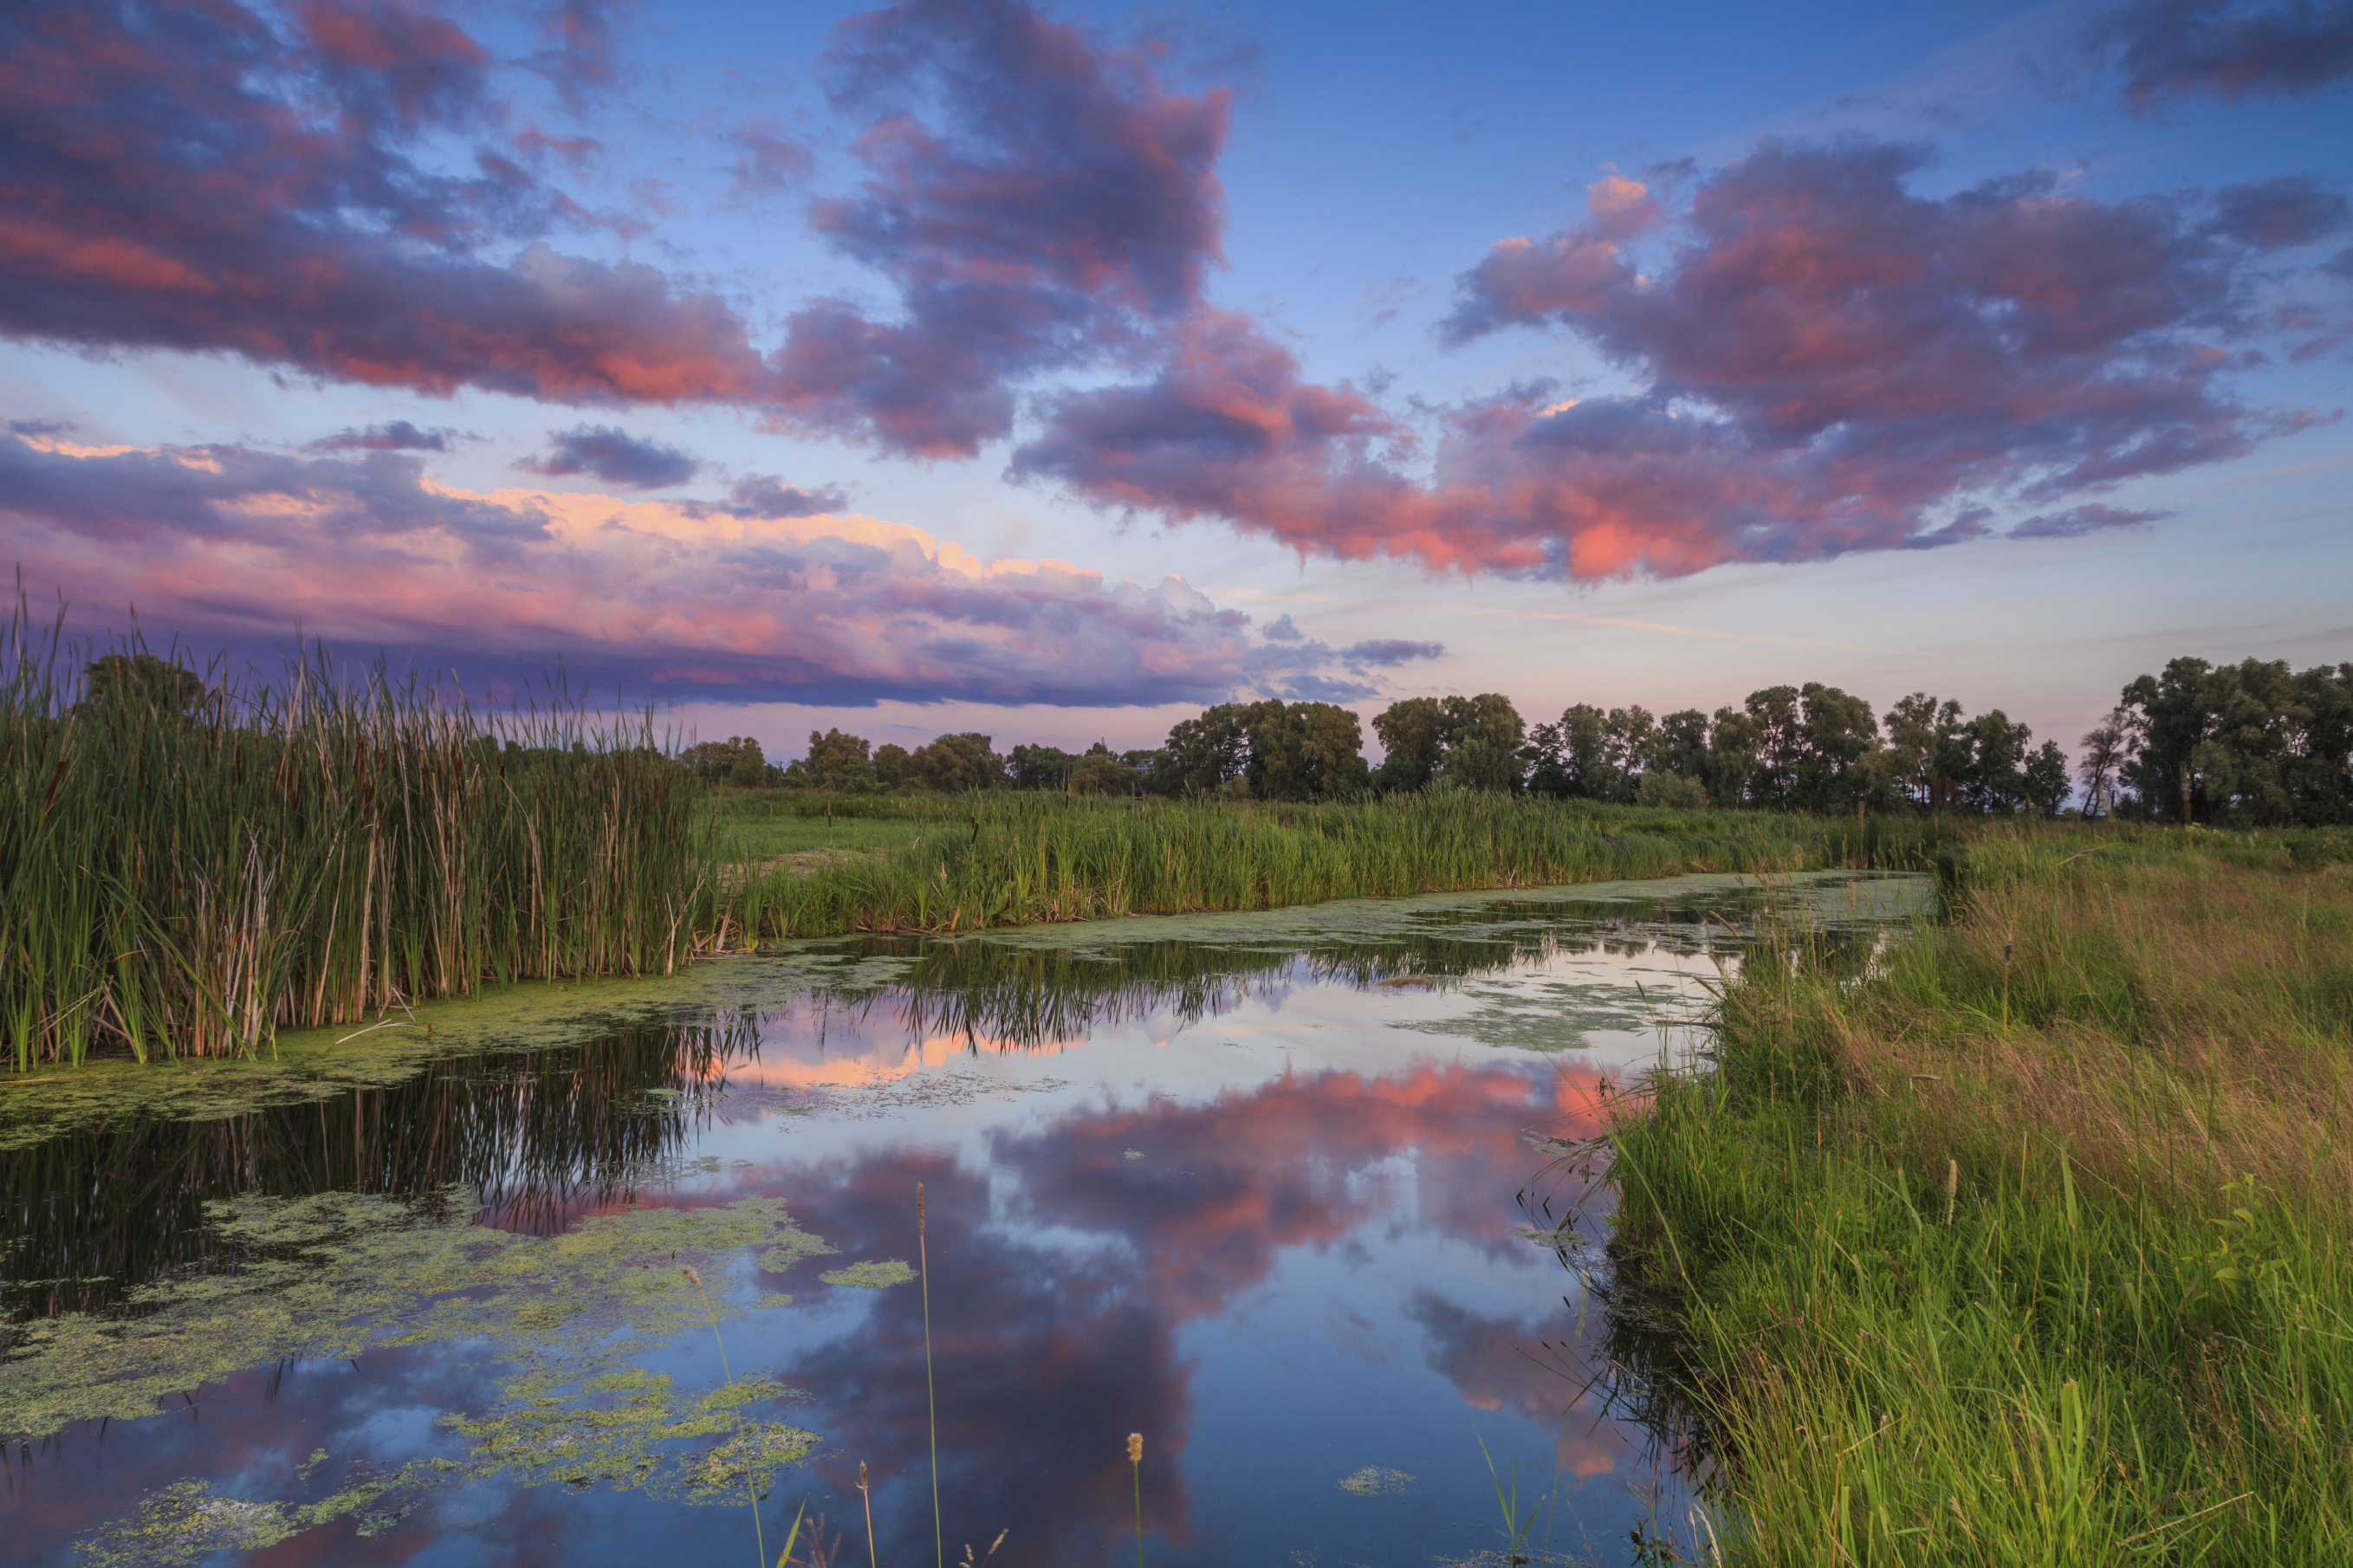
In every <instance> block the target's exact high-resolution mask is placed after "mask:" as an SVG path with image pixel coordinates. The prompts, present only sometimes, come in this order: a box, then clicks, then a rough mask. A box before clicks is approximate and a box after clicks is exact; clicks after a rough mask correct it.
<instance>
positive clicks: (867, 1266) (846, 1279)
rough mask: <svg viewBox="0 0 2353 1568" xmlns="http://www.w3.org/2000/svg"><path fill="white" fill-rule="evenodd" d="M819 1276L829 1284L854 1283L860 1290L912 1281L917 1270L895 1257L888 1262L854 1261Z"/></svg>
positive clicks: (888, 1286)
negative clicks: (844, 1266)
mask: <svg viewBox="0 0 2353 1568" xmlns="http://www.w3.org/2000/svg"><path fill="white" fill-rule="evenodd" d="M914 1278H915V1271H914V1270H913V1269H912V1268H908V1267H907V1265H906V1264H905V1263H904V1262H903V1261H902V1260H901V1259H899V1258H892V1259H891V1260H890V1261H889V1262H887V1263H853V1264H851V1265H850V1266H849V1268H836V1269H832V1270H830V1271H828V1272H827V1273H824V1274H820V1275H818V1279H822V1280H824V1281H825V1282H826V1283H827V1284H828V1285H854V1286H856V1287H857V1288H858V1289H860V1290H881V1289H888V1288H890V1287H891V1286H893V1285H905V1284H907V1283H909V1282H911V1281H912V1280H913V1279H914Z"/></svg>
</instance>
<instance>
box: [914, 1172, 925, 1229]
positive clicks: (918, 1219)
mask: <svg viewBox="0 0 2353 1568" xmlns="http://www.w3.org/2000/svg"><path fill="white" fill-rule="evenodd" d="M915 1228H916V1229H917V1230H921V1229H923V1183H921V1182H917V1183H916V1184H915Z"/></svg>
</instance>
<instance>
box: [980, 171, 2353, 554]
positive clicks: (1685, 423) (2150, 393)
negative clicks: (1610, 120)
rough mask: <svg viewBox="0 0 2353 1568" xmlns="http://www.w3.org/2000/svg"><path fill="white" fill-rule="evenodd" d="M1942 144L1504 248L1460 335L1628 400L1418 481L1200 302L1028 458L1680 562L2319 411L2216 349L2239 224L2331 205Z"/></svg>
mask: <svg viewBox="0 0 2353 1568" xmlns="http://www.w3.org/2000/svg"><path fill="white" fill-rule="evenodd" d="M1924 161H1925V154H1923V153H1921V152H1920V151H1919V150H1917V149H1914V148H1908V147H1900V146H1893V145H1889V144H1886V143H1881V142H1862V141H1853V142H1837V143H1833V144H1831V145H1827V146H1793V145H1784V144H1781V143H1776V142H1767V143H1766V144H1765V145H1764V146H1762V147H1760V148H1759V149H1758V150H1757V152H1756V153H1753V154H1751V155H1750V156H1749V157H1747V158H1745V159H1742V160H1740V161H1739V162H1737V163H1733V164H1731V165H1729V166H1728V167H1726V168H1725V169H1723V170H1720V171H1718V172H1717V173H1716V174H1715V175H1714V176H1712V177H1711V178H1709V179H1707V180H1705V181H1704V182H1703V183H1702V184H1700V185H1699V187H1698V188H1697V190H1696V192H1695V194H1694V197H1693V199H1692V201H1691V203H1690V205H1689V208H1688V210H1687V211H1686V212H1684V213H1683V215H1682V216H1681V218H1680V222H1679V225H1678V227H1677V230H1676V233H1675V243H1674V244H1673V245H1672V247H1669V248H1668V250H1667V251H1666V253H1665V255H1664V256H1663V257H1662V258H1658V259H1657V260H1656V262H1655V263H1654V265H1653V267H1652V268H1651V269H1650V270H1648V271H1646V270H1644V269H1643V268H1641V266H1640V265H1639V264H1638V261H1637V258H1635V256H1634V255H1633V254H1631V253H1630V250H1629V248H1628V247H1630V245H1632V244H1634V243H1636V242H1637V241H1639V240H1640V239H1641V238H1642V237H1645V236H1648V235H1650V234H1651V233H1652V231H1653V230H1655V229H1657V228H1658V227H1659V226H1661V225H1662V223H1663V221H1664V220H1663V217H1662V214H1661V212H1660V210H1659V208H1658V207H1657V205H1656V203H1655V200H1654V198H1653V197H1652V196H1651V193H1650V192H1649V191H1648V190H1647V189H1645V188H1644V187H1642V186H1640V185H1639V184H1636V183H1635V182H1632V181H1630V180H1624V179H1622V178H1621V177H1619V176H1615V175H1613V176H1611V177H1610V178H1609V180H1606V181H1603V182H1601V183H1599V184H1597V185H1596V186H1595V187H1594V188H1593V190H1592V192H1591V193H1590V194H1589V195H1588V215H1587V216H1586V217H1585V218H1584V219H1583V220H1581V221H1580V222H1579V223H1578V224H1576V225H1573V226H1571V227H1569V228H1567V229H1565V230H1563V231H1561V232H1560V233H1557V234H1555V235H1552V236H1549V237H1546V238H1544V239H1542V240H1529V239H1524V238H1523V239H1512V240H1506V241H1504V242H1503V243H1502V244H1500V245H1498V246H1496V247H1494V248H1493V250H1492V251H1491V252H1490V254H1489V255H1488V257H1487V258H1486V259H1485V260H1483V261H1482V262H1481V263H1480V264H1479V265H1478V266H1477V267H1475V268H1472V269H1471V270H1470V271H1467V272H1465V273H1463V274H1462V276H1461V279H1459V280H1458V289H1459V295H1458V300H1457V304H1456V308H1455V310H1454V311H1453V313H1452V314H1451V316H1450V317H1449V318H1448V319H1447V320H1446V321H1444V322H1443V323H1441V325H1440V337H1441V338H1442V339H1444V340H1447V341H1450V342H1467V341H1470V340H1472V339H1475V338H1478V337H1481V336H1483V335H1485V334H1487V333H1491V332H1494V331H1504V330H1506V329H1511V328H1530V327H1533V328H1538V329H1554V330H1564V329H1565V330H1567V331H1571V332H1574V333H1576V334H1577V335H1579V336H1581V337H1583V338H1584V339H1586V340H1587V341H1588V342H1591V343H1592V344H1593V345H1594V346H1596V347H1597V348H1599V350H1600V351H1601V352H1602V353H1605V354H1606V355H1608V356H1609V358H1610V359H1612V360H1614V361H1615V362H1617V363H1618V364H1619V365H1620V366H1621V367H1622V368H1623V369H1624V371H1625V372H1626V373H1627V374H1629V375H1630V376H1631V377H1632V378H1633V379H1634V380H1635V381H1636V383H1637V390H1635V391H1633V392H1630V393H1629V394H1626V395H1619V396H1600V397H1588V398H1585V399H1582V400H1578V399H1573V398H1560V397H1558V396H1557V389H1556V388H1555V387H1553V386H1551V385H1550V384H1534V385H1522V386H1515V387H1514V388H1512V389H1511V390H1509V391H1507V392H1505V393H1504V394H1502V395H1497V396H1495V397H1493V398H1491V399H1489V400H1486V401H1483V402H1473V403H1471V404H1467V405H1461V406H1459V407H1456V408H1454V409H1451V410H1447V411H1444V412H1443V413H1442V414H1441V415H1440V416H1438V419H1437V441H1436V445H1435V447H1434V450H1433V451H1432V453H1431V458H1432V463H1431V466H1430V470H1429V473H1428V476H1427V477H1426V478H1421V477H1413V478H1409V477H1408V475H1407V472H1406V470H1405V469H1404V468H1402V467H1401V466H1400V462H1401V460H1402V459H1405V458H1410V456H1411V455H1412V450H1413V448H1412V444H1411V442H1410V441H1409V440H1408V439H1407V438H1406V437H1407V433H1406V432H1405V431H1403V430H1402V429H1401V428H1400V426H1398V424H1397V423H1396V422H1395V421H1394V420H1392V419H1391V418H1390V416H1388V415H1386V414H1385V413H1384V412H1383V411H1382V410H1380V409H1379V408H1378V407H1377V406H1376V405H1373V404H1372V403H1371V402H1370V401H1369V400H1367V399H1366V398H1365V397H1363V396H1362V395H1359V394H1357V393H1355V392H1354V391H1352V390H1351V389H1349V388H1348V387H1346V386H1345V385H1344V386H1340V387H1330V388H1327V387H1321V386H1316V385H1314V384H1309V383H1307V382H1305V381H1303V379H1301V377H1300V375H1299V374H1298V366H1297V363H1296V362H1295V361H1294V360H1293V357H1292V356H1291V355H1290V354H1289V353H1287V352H1285V351H1284V350H1282V349H1281V348H1280V347H1279V346H1277V345H1275V344H1274V343H1272V342H1271V341H1270V340H1269V339H1267V338H1266V337H1265V336H1264V335H1263V334H1262V333H1261V332H1260V331H1258V330H1257V329H1256V327H1255V326H1254V325H1253V324H1251V323H1250V322H1249V321H1246V320H1245V319H1243V318H1240V317H1234V316H1226V315H1221V314H1219V313H1217V312H1214V311H1211V310H1208V309H1206V308H1205V309H1204V310H1201V311H1199V312H1197V313H1196V314H1195V316H1194V317H1193V318H1192V319H1191V320H1190V321H1188V322H1187V323H1186V324H1185V326H1184V327H1183V328H1181V329H1180V330H1177V331H1172V332H1171V333H1170V334H1169V343H1170V347H1169V350H1168V353H1167V357H1166V361H1165V363H1164V367H1163V369H1162V370H1161V371H1160V373H1159V374H1158V375H1157V377H1156V378H1155V379H1154V380H1151V381H1148V382H1145V383H1141V384H1135V385H1131V386H1124V387H1113V388H1108V389H1103V390H1099V391H1092V392H1086V393H1080V394H1072V395H1066V396H1063V397H1061V398H1060V399H1057V400H1054V401H1053V402H1051V403H1050V404H1049V405H1048V408H1047V412H1048V416H1049V417H1048V423H1047V426H1046V429H1045V430H1044V432H1043V433H1042V434H1041V435H1039V437H1037V439H1035V440H1034V441H1032V442H1031V443H1029V445H1027V446H1025V447H1022V448H1021V449H1020V450H1019V451H1018V452H1017V453H1016V455H1015V458H1014V462H1013V471H1014V472H1015V473H1016V474H1017V475H1022V476H1026V477H1030V478H1035V479H1046V480H1052V481H1057V482H1060V484H1062V485H1063V486H1065V487H1066V488H1068V489H1070V490H1071V491H1072V492H1073V493H1075V494H1078V495H1080V496H1082V497H1086V498H1089V499H1092V500H1096V501H1098V502H1101V503H1103V504H1105V505H1109V506H1116V507H1121V508H1126V509H1131V510H1156V511H1158V512H1160V513H1162V514H1163V515H1166V516H1169V517H1172V518H1177V519H1185V518H1192V517H1201V516H1217V517H1223V518H1227V519H1229V520H1231V521H1234V522H1236V523H1238V524H1240V526H1242V527H1243V528H1245V529H1248V530H1251V531H1260V532H1263V533H1266V534H1270V535H1271V536H1272V537H1274V538H1277V539H1279V540H1281V541H1282V542H1284V543H1286V544H1289V545H1292V546H1293V547H1294V548H1296V549H1298V550H1300V551H1301V552H1303V553H1316V554H1325V555H1333V556H1338V557H1341V558H1363V557H1366V556H1372V555H1377V554H1386V555H1392V556H1398V557H1404V558H1409V559H1414V560H1419V561H1420V562H1422V563H1425V564H1427V565H1430V566H1432V567H1438V568H1450V569H1460V570H1465V571H1495V572H1504V573H1515V574H1564V575H1567V576H1571V577H1578V578H1593V577H1609V576H1617V575H1622V574H1629V573H1634V572H1649V573H1653V574H1663V575H1675V574H1683V573H1689V572H1696V571H1700V570H1704V569H1705V568H1707V567H1709V566H1713V565H1715V564H1718V563H1724V562H1727V561H1799V560H1806V559H1813V558H1819V557H1822V556H1828V555H1834V554H1839V553H1842V552H1848V551H1853V550H1872V549H1892V548H1906V547H1917V546H1921V545H1924V544H1935V543H1941V542H1949V541H1952V540H1955V539H1958V538H1962V537H1968V536H1970V535H1972V534H1975V533H1982V532H1984V531H1985V530H1984V529H1983V528H1982V527H1977V526H1964V525H1962V523H1961V522H1960V521H1958V520H1959V518H1960V517H1961V516H1962V515H1963V514H1965V513H1967V512H1968V511H1969V510H1971V509H1972V508H1975V507H1978V506H1982V505H1985V504H1988V503H1996V504H1999V503H2001V502H2005V501H2010V500H2024V501H2027V502H2030V503H2047V502H2050V501H2052V500H2062V499H2066V498H2081V497H2083V496H2084V495H2085V494H2086V493H2087V492H2096V491H2098V490H2101V489H2105V488H2106V487H2109V486H2112V485H2115V484H2116V483H2119V482H2121V481H2124V480H2126V479H2137V478H2144V477H2148V476H2152V475H2159V474H2166V473H2171V472H2175V471H2178V470H2179V469H2181V468H2188V467H2191V466H2194V465H2197V464H2200V463H2207V462H2212V461H2216V460H2219V459H2221V458H2230V457H2233V456H2237V455H2239V454H2241V453H2243V452H2245V451H2247V450H2249V449H2250V448H2252V447H2253V446H2254V445H2255V444H2256V443H2257V442H2258V441H2259V440H2260V439H2262V438H2263V437H2265V436H2267V435H2269V434H2272V433H2274V432H2276V431H2279V430H2282V429H2287V428H2294V427H2296V426H2299V425H2301V424H2304V423H2306V422H2308V419H2309V416H2304V415H2299V414H2295V413H2286V414H2267V413H2262V412H2258V411H2254V410H2250V409H2248V408H2246V407H2244V406H2242V405H2240V404H2238V403H2237V402H2235V401H2234V400H2233V399H2232V397H2231V396H2230V395H2228V394H2227V392H2226V391H2225V390H2224V389H2223V387H2222V385H2221V377H2222V375H2223V374H2224V373H2225V372H2227V371H2228V370H2229V369H2231V368H2232V366H2233V365H2234V364H2235V363H2237V361H2236V358H2235V356H2234V355H2233V354H2232V353H2231V352H2229V351H2228V350H2226V348H2225V347H2224V346H2223V345H2224V344H2226V343H2229V342H2232V341H2234V340H2238V339H2242V338H2243V337H2245V336H2247V335H2249V334H2250V333H2251V332H2253V331H2254V327H2253V317H2252V315H2251V313H2250V310H2249V308H2248V307H2249V297H2250V294H2251V291H2252V289H2253V287H2254V277H2253V266H2252V257H2253V252H2252V251H2251V250H2250V248H2249V247H2248V245H2247V244H2246V243H2242V242H2240V241H2239V239H2238V238H2237V236H2236V234H2235V230H2236V229H2240V228H2249V227H2250V226H2251V225H2253V226H2254V227H2253V229H2251V232H2252V233H2255V234H2258V235H2260V234H2266V233H2268V232H2270V230H2269V229H2264V228H2263V227H2261V226H2260V225H2257V224H2256V219H2257V218H2262V219H2263V220H2265V221H2267V222H2270V223H2271V224H2272V226H2273V227H2277V226H2279V225H2281V224H2285V223H2289V222H2290V221H2291V219H2293V221H2294V222H2295V223H2297V224H2301V225H2302V226H2303V228H2302V229H2301V230H2299V232H2305V231H2309V230H2311V229H2312V227H2313V225H2314V224H2315V222H2316V221H2323V220H2325V219H2326V217H2327V213H2326V212H2324V211H2321V210H2320V209H2319V208H2318V207H2315V206H2314V204H2312V203H2310V202H2306V203H2303V205H2302V206H2300V207H2299V209H2298V211H2297V213H2295V214H2292V215H2287V216H2274V209H2276V208H2278V207H2279V206H2280V205H2281V203H2280V202H2279V201H2277V200H2273V199H2272V198H2273V197H2275V196H2278V197H2284V196H2288V195H2302V194H2303V193H2301V191H2300V190H2299V191H2291V192H2270V193H2256V194H2255V195H2262V196H2263V201H2260V202H2258V201H2256V200H2255V196H2254V195H2246V196H2244V198H2243V199H2240V200H2239V207H2241V208H2245V209H2247V210H2246V212H2244V213H2242V214H2240V216H2237V217H2232V216H2229V215H2228V214H2226V217H2225V219H2224V220H2222V221H2221V222H2219V223H2218V224H2209V225H2205V226H2200V225H2199V224H2197V223H2195V222H2194V221H2192V218H2191V216H2190V215H2188V214H2185V213H2184V212H2182V211H2180V210H2178V209H2177V208H2176V206H2175V205H2172V204H2169V203H2166V202H2161V201H2156V200H2138V201H2123V202H2115V203H2104V202H2098V201H2094V200H2090V199H2087V198H2083V197H2076V196H2070V195H2063V194H2062V193H2061V192H2060V191H2059V190H2058V189H2057V188H2056V187H2055V186H2054V185H2053V184H2052V183H2051V182H2050V181H2048V180H2046V179H2043V178H2041V177H2038V176H2021V177H2017V178H2012V179H2006V180H1996V181H1989V182H1987V183H1986V184H1980V185H1978V186H1976V187H1974V188H1971V189H1969V190H1966V191H1963V192H1961V193H1959V194H1957V195H1952V196H1948V197H1946V198H1943V199H1941V200H1939V199H1935V198H1929V197H1924V196H1919V195H1915V194H1913V193H1912V191H1911V190H1910V189H1909V182H1910V178H1911V176H1912V175H1913V174H1915V172H1916V171H1917V170H1918V168H1919V167H1920V165H1921V164H1922V163H1923V162H1924ZM2325 205H2326V204H2321V206H2324V207H2325ZM2256 207H2261V208H2262V209H2263V210H2262V211H2261V212H2256V211H2255V210H2254V209H2255V208H2256ZM2233 210H2236V209H2233ZM2047 531H2049V530H2047V529H2042V530H2038V529H2028V530H2025V531H2023V532H2022V534H2021V536H2024V537H2031V536H2033V535H2034V534H2036V533H2038V532H2047Z"/></svg>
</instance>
